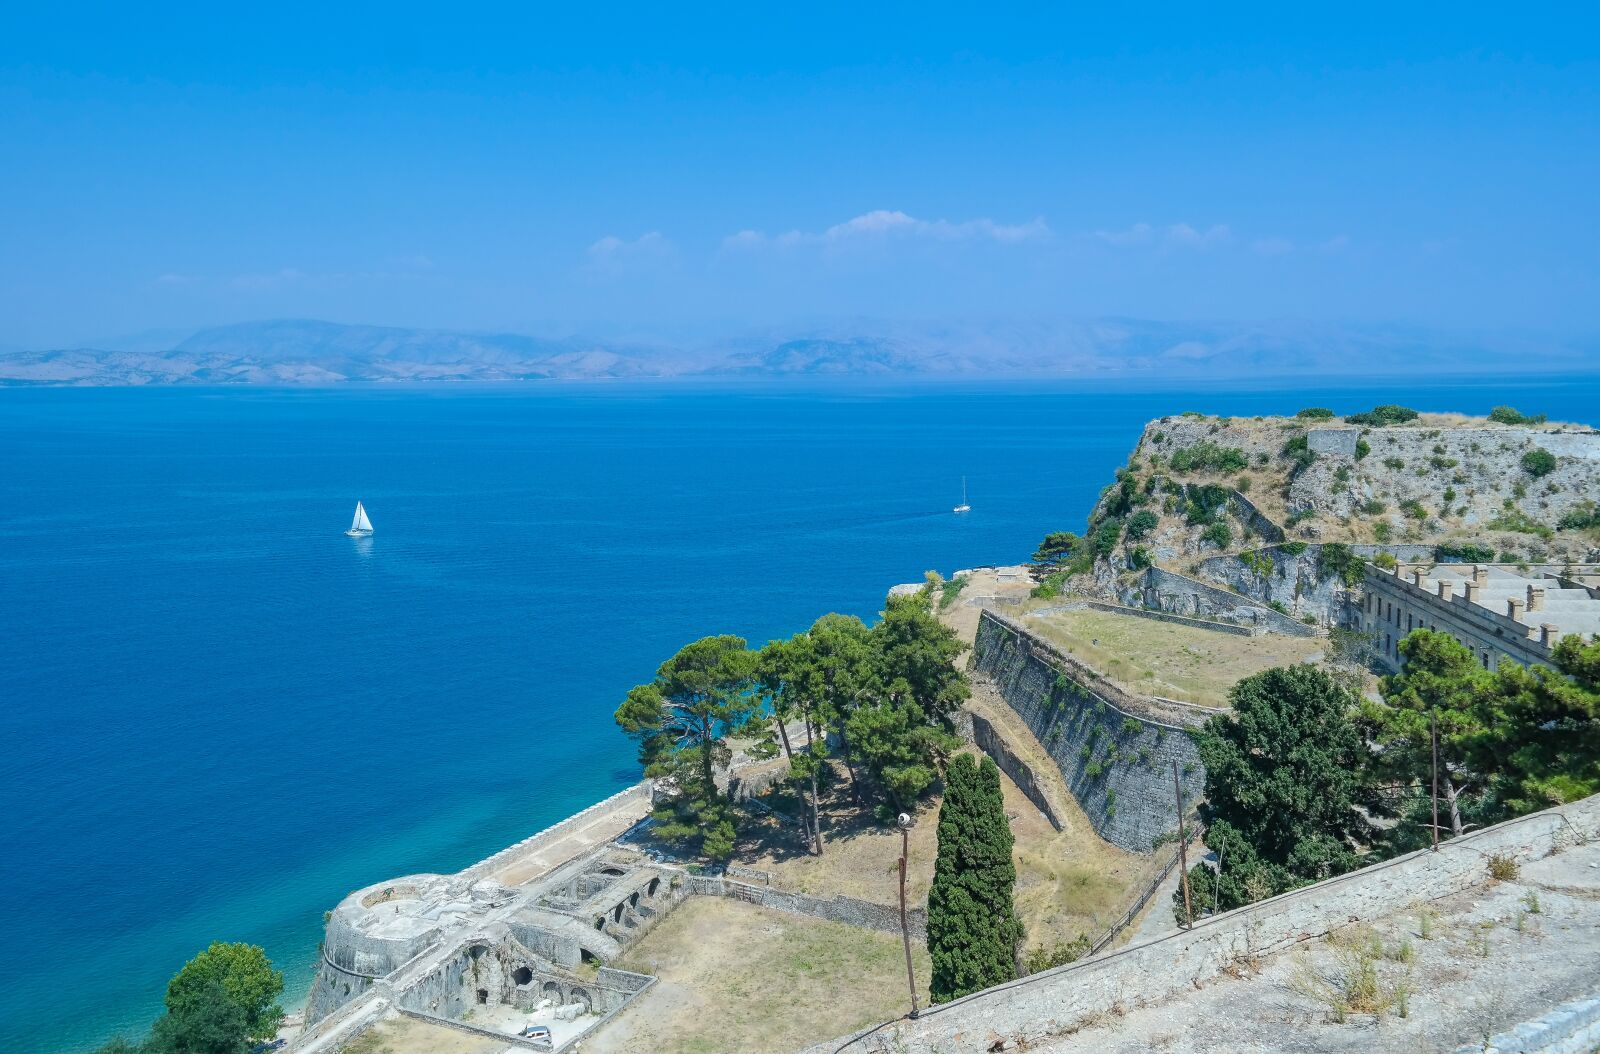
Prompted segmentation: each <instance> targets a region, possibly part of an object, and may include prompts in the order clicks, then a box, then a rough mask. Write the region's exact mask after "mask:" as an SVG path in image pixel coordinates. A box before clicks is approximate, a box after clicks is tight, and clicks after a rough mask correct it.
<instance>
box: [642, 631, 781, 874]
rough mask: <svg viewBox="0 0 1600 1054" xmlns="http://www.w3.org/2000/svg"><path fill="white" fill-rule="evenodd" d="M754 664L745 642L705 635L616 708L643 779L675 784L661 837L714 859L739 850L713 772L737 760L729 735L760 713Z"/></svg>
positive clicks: (659, 814)
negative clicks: (636, 754)
mask: <svg viewBox="0 0 1600 1054" xmlns="http://www.w3.org/2000/svg"><path fill="white" fill-rule="evenodd" d="M755 665H756V662H755V656H754V654H753V653H751V652H750V651H749V649H748V648H746V646H745V640H744V638H743V637H735V636H731V635H728V634H723V635H721V636H716V637H703V638H701V639H700V640H697V641H694V642H693V643H691V644H686V645H684V646H683V648H681V649H680V650H679V651H678V653H677V654H676V655H674V656H673V657H672V658H670V659H668V660H667V661H666V662H664V663H662V664H661V666H660V668H659V669H657V670H656V677H655V680H653V681H651V682H650V683H648V684H641V685H637V686H635V687H634V688H633V689H632V690H631V691H629V692H628V697H627V699H626V700H624V702H623V704H622V705H621V706H620V707H618V708H617V713H616V720H617V724H618V725H620V726H621V727H622V730H623V731H624V732H626V733H628V735H630V736H632V737H633V738H634V740H635V741H636V742H637V743H638V744H639V760H640V761H641V762H643V763H644V767H645V774H646V775H648V776H654V777H669V778H671V779H672V780H673V782H674V783H675V784H676V793H675V794H674V795H673V796H671V797H670V798H669V799H668V800H666V801H664V802H663V803H662V804H661V805H659V806H658V807H657V809H656V810H655V813H654V818H655V820H656V823H657V828H656V833H657V834H658V835H659V836H660V837H662V838H664V839H666V840H668V841H678V842H698V843H699V846H700V851H701V852H702V853H704V854H705V855H706V856H708V857H710V858H711V859H713V860H719V859H724V858H726V857H727V856H729V855H730V854H731V853H732V852H733V839H734V835H735V829H734V819H733V810H732V808H731V806H730V805H729V803H728V801H727V800H726V798H725V796H724V795H723V794H722V793H721V792H720V791H718V789H717V784H716V777H715V772H716V768H717V766H718V765H719V764H720V765H726V764H727V763H728V761H729V759H730V757H731V751H730V750H729V748H728V744H727V737H728V736H729V735H734V734H737V733H739V732H741V731H743V730H744V728H745V726H746V725H748V724H749V722H750V721H751V719H752V718H753V717H754V716H755V715H756V712H757V707H758V705H759V703H758V699H757V696H756V694H755V693H754V692H752V691H751V688H752V681H753V678H754V675H755Z"/></svg>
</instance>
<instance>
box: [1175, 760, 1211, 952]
mask: <svg viewBox="0 0 1600 1054" xmlns="http://www.w3.org/2000/svg"><path fill="white" fill-rule="evenodd" d="M1172 793H1173V794H1174V795H1175V796H1176V797H1177V799H1178V869H1179V870H1180V871H1182V872H1183V878H1182V881H1183V917H1184V918H1185V919H1186V920H1188V922H1187V924H1188V928H1190V929H1193V928H1194V908H1193V907H1191V906H1190V904H1189V832H1188V830H1187V829H1186V828H1185V827H1184V824H1183V784H1181V783H1179V782H1178V762H1177V761H1176V760H1174V761H1173V762H1172ZM1217 877H1218V878H1221V877H1222V876H1221V875H1220V874H1219V875H1218V876H1217Z"/></svg>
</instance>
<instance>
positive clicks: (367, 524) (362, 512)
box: [350, 501, 372, 531]
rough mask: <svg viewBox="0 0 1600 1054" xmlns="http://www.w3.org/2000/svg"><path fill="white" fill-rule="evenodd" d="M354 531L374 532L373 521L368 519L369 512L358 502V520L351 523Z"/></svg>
mask: <svg viewBox="0 0 1600 1054" xmlns="http://www.w3.org/2000/svg"><path fill="white" fill-rule="evenodd" d="M350 529H351V530H352V531H370V530H372V521H371V520H369V519H367V510H366V507H365V506H363V505H362V504H361V503H360V502H359V501H358V502H356V518H355V519H354V520H352V521H351V522H350Z"/></svg>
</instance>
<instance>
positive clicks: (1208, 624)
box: [1067, 600, 1257, 637]
mask: <svg viewBox="0 0 1600 1054" xmlns="http://www.w3.org/2000/svg"><path fill="white" fill-rule="evenodd" d="M1077 603H1079V604H1081V605H1083V606H1084V607H1086V608H1093V609H1094V610H1095V611H1109V612H1111V613H1112V614H1113V615H1128V616H1130V617H1132V618H1144V619H1149V620H1150V621H1152V622H1167V623H1170V624H1172V625H1174V626H1191V627H1193V628H1194V629H1208V630H1211V631H1212V632H1213V633H1228V634H1232V635H1233V636H1236V637H1254V636H1255V635H1256V632H1257V630H1256V629H1255V627H1252V626H1239V625H1235V624H1234V623H1232V622H1212V621H1210V620H1209V619H1203V618H1190V617H1189V616H1188V615H1174V614H1173V613H1172V612H1170V611H1151V610H1150V609H1149V608H1135V607H1129V606H1127V605H1126V604H1112V603H1109V602H1107V601H1104V600H1081V601H1077ZM1067 606H1068V607H1070V606H1071V605H1067Z"/></svg>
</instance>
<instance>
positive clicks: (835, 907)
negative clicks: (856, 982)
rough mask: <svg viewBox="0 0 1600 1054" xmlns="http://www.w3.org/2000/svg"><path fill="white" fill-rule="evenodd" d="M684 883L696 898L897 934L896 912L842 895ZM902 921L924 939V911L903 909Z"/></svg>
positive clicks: (697, 878) (721, 882)
mask: <svg viewBox="0 0 1600 1054" xmlns="http://www.w3.org/2000/svg"><path fill="white" fill-rule="evenodd" d="M685 882H686V885H687V887H688V890H689V892H690V893H691V894H694V895H697V896H705V897H728V898H730V899H733V900H742V901H744V902H745V903H747V904H758V905H760V906H761V907H764V908H772V909H773V910H775V911H785V912H788V913H789V914H791V915H806V916H809V917H811V918H814V919H824V920H826V921H828V922H843V923H846V924H848V925H851V926H860V927H862V928H864V929H869V930H878V931H879V932H882V933H896V934H897V933H899V932H900V909H899V908H898V907H891V906H889V905H887V904H874V903H872V902H871V901H868V900H857V899H856V898H855V897H845V896H835V897H832V898H830V899H827V900H824V899H822V898H821V897H813V896H808V895H806V894H804V893H788V892H785V891H783V890H779V889H771V888H769V887H767V886H753V885H750V884H749V883H746V882H734V881H732V880H731V879H726V878H716V877H713V876H709V875H688V876H686V879H685ZM884 889H885V891H886V892H888V891H891V890H892V886H891V885H890V883H889V881H888V879H887V878H886V879H885V881H884ZM906 922H907V926H908V927H909V929H910V930H911V936H913V937H915V938H916V939H917V940H919V941H920V940H926V939H927V932H928V912H927V910H926V909H924V908H909V909H907V911H906Z"/></svg>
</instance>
